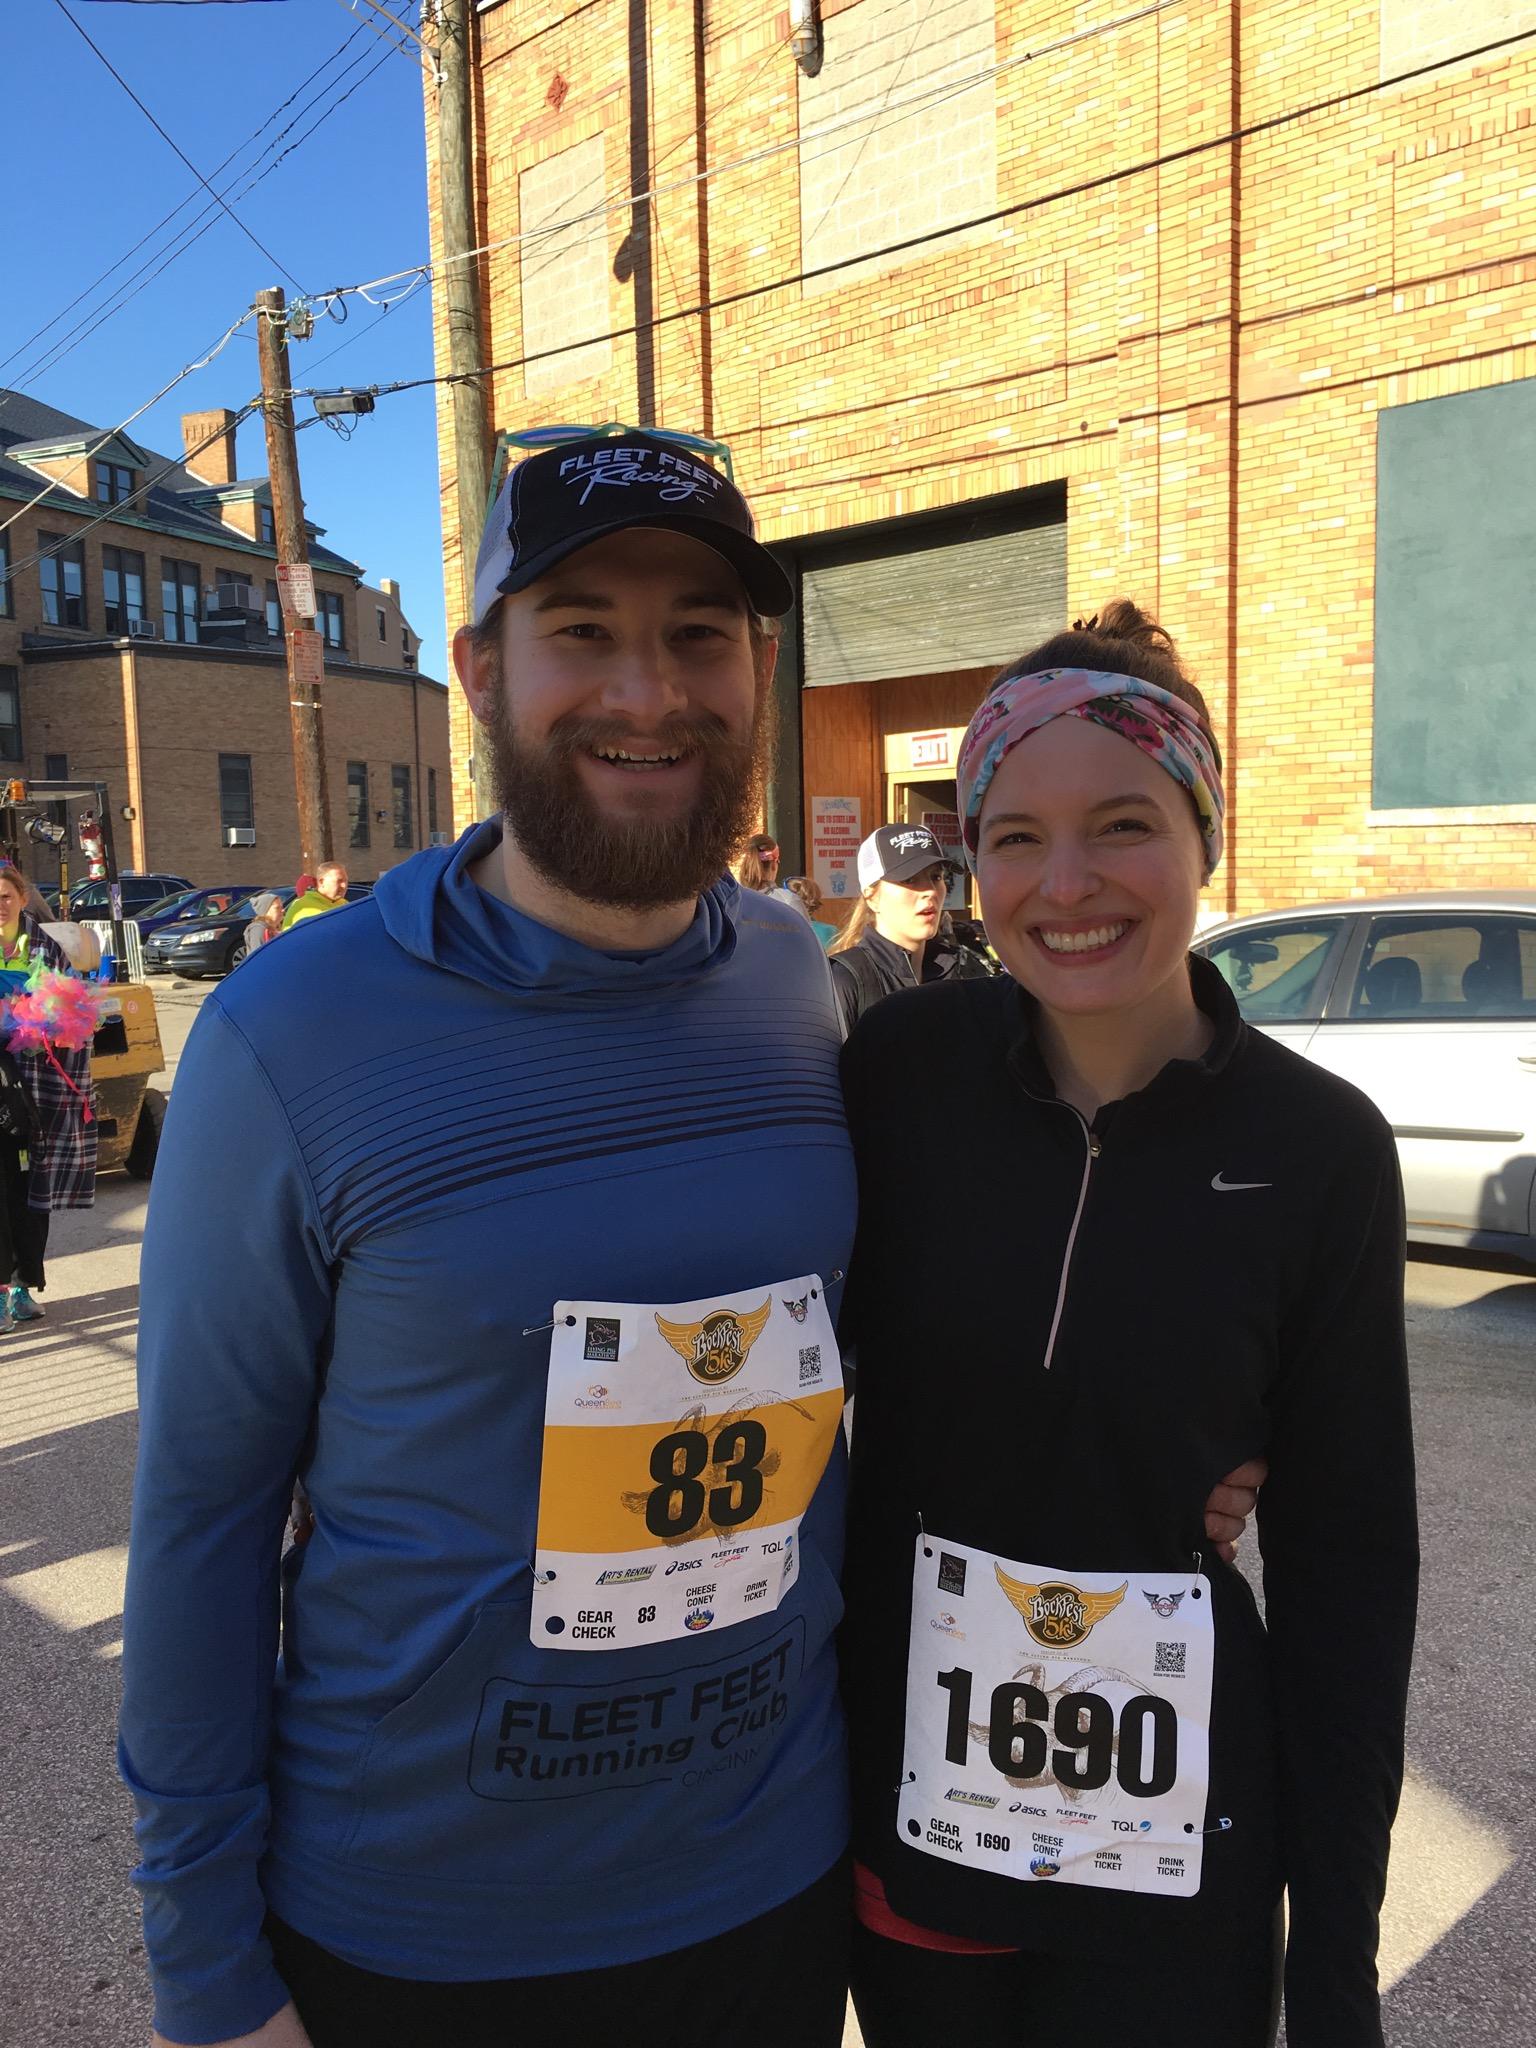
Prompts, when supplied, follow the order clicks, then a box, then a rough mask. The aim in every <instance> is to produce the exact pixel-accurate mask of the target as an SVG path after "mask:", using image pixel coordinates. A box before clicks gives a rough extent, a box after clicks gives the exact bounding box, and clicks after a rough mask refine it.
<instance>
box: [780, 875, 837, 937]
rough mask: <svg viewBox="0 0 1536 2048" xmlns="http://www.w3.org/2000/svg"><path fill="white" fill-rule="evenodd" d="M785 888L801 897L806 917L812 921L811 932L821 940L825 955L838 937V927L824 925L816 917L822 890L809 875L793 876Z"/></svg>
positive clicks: (820, 902)
mask: <svg viewBox="0 0 1536 2048" xmlns="http://www.w3.org/2000/svg"><path fill="white" fill-rule="evenodd" d="M784 886H785V888H786V889H788V891H789V892H790V894H791V895H792V896H798V897H799V899H800V902H801V905H802V907H803V908H804V911H805V914H806V916H807V917H808V918H809V919H810V920H811V930H812V931H813V932H814V933H815V934H816V936H817V938H818V939H820V941H821V950H822V951H823V953H825V952H826V950H827V948H828V947H829V946H830V945H831V943H832V941H833V940H834V939H835V938H836V937H837V926H836V925H835V924H823V923H822V922H821V920H820V918H819V917H817V915H816V913H817V911H818V910H820V908H821V905H822V894H821V891H820V889H819V888H818V887H817V886H816V884H815V883H814V882H813V881H812V880H811V878H810V876H809V875H791V876H790V878H789V880H788V881H787V882H786V883H785V884H784Z"/></svg>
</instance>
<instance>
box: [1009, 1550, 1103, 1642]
mask: <svg viewBox="0 0 1536 2048" xmlns="http://www.w3.org/2000/svg"><path fill="white" fill-rule="evenodd" d="M992 1568H993V1570H994V1571H995V1572H996V1573H997V1583H998V1584H999V1585H1000V1586H1001V1587H1002V1589H1003V1591H1004V1593H1005V1594H1006V1595H1007V1596H1008V1601H1009V1604H1010V1605H1011V1606H1013V1607H1015V1608H1017V1610H1018V1612H1019V1614H1020V1615H1021V1616H1022V1617H1023V1621H1024V1626H1025V1627H1026V1628H1027V1629H1028V1630H1029V1632H1030V1634H1031V1635H1032V1636H1033V1637H1034V1639H1035V1641H1036V1642H1037V1643H1038V1644H1039V1645H1040V1647H1041V1648H1042V1649H1044V1650H1075V1649H1076V1648H1077V1646H1078V1644H1079V1643H1081V1642H1083V1641H1084V1640H1085V1639H1086V1638H1087V1637H1088V1636H1089V1635H1090V1634H1091V1633H1092V1631H1093V1630H1094V1629H1095V1628H1096V1627H1097V1626H1098V1624H1099V1623H1100V1622H1101V1621H1103V1620H1104V1619H1105V1617H1106V1616H1107V1615H1110V1614H1113V1613H1114V1611H1115V1609H1116V1608H1117V1607H1118V1606H1119V1605H1120V1602H1121V1601H1122V1600H1123V1599H1124V1598H1125V1591H1126V1589H1125V1586H1122V1587H1120V1589H1119V1591H1118V1592H1115V1593H1084V1592H1082V1591H1080V1590H1079V1588H1078V1587H1076V1586H1071V1585H1068V1584H1067V1583H1066V1581H1065V1580H1062V1579H1055V1580H1052V1581H1050V1582H1049V1583H1046V1584H1041V1585H1038V1586H1030V1585H1026V1584H1025V1582H1024V1580H1023V1579H1010V1578H1009V1576H1008V1574H1007V1573H1006V1572H1005V1571H1004V1570H1003V1568H1002V1566H1001V1565H1000V1564H994V1565H993V1567H992ZM1129 1583H1130V1582H1129V1580H1127V1581H1126V1584H1127V1585H1128V1584H1129Z"/></svg>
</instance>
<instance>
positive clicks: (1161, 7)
mask: <svg viewBox="0 0 1536 2048" xmlns="http://www.w3.org/2000/svg"><path fill="white" fill-rule="evenodd" d="M1185 4H1187V0H1148V4H1147V5H1145V6H1142V7H1138V8H1136V9H1135V10H1134V11H1133V12H1132V13H1130V14H1123V15H1119V16H1117V17H1116V18H1115V19H1114V20H1113V21H1105V22H1098V23H1096V24H1095V25H1094V26H1092V27H1091V28H1086V29H1078V30H1075V31H1073V32H1072V33H1071V34H1069V35H1064V36H1058V37H1056V38H1055V39H1054V40H1053V41H1051V42H1049V43H1042V44H1040V45H1039V46H1038V47H1037V48H1036V49H1033V50H1025V51H1021V52H1020V53H1019V54H1018V55H1017V56H1013V57H1007V58H1004V59H1003V60H1002V61H1001V62H999V63H996V64H989V65H987V66H985V67H984V68H983V69H981V70H979V71H974V72H971V73H969V74H968V75H967V76H966V77H963V78H959V79H950V80H948V81H946V82H945V83H943V84H940V85H935V86H927V87H924V89H923V90H922V91H921V92H917V93H913V94H910V95H909V96H908V97H907V98H905V99H902V100H898V101H895V102H894V103H893V104H892V105H891V106H890V107H889V108H888V109H887V110H886V112H885V114H884V115H883V116H882V115H881V114H880V113H879V111H878V110H877V111H876V113H875V114H874V115H873V116H872V115H871V114H870V113H869V112H868V110H865V111H864V112H861V113H857V114H849V115H845V116H843V117H842V118H841V119H839V120H836V121H829V122H827V123H826V124H825V125H824V126H823V127H820V128H813V129H809V130H806V131H804V132H802V133H800V134H797V135H795V136H792V137H789V138H788V139H786V140H785V141H783V142H771V143H766V144H765V145H764V146H763V147H762V148H761V149H755V150H751V151H749V152H748V153H747V154H746V155H744V156H739V157H732V158H728V159H727V160H726V161H725V162H724V163H719V164H710V165H707V166H706V167H705V168H704V169H703V170H701V171H694V172H691V173H689V175H688V176H686V177H682V178H678V179H675V180H674V181H673V182H672V183H670V184H667V185H653V186H651V187H650V188H649V189H648V190H645V191H640V192H630V193H626V194H625V195H624V196H623V197H622V198H614V199H612V200H607V199H605V200H602V201H601V202H600V203H599V204H598V205H596V206H591V207H588V208H586V209H585V210H584V211H583V212H581V213H573V214H567V215H565V216H564V217H563V218H562V219H559V220H553V221H548V222H546V223H545V224H544V226H542V227H538V228H528V229H524V230H523V231H521V232H520V233H518V234H515V235H503V236H501V237H500V238H499V239H498V240H496V241H494V242H482V243H481V244H479V245H478V246H477V247H476V248H473V249H460V250H456V251H454V252H453V253H451V254H449V255H445V256H442V257H440V258H439V259H438V260H437V262H436V263H432V262H427V263H417V264H412V265H411V266H410V267H409V268H407V269H404V270H395V271H390V272H389V273H388V274H387V275H385V276H383V277H374V278H369V279H368V280H367V281H366V283H364V284H356V285H337V286H334V287H333V288H332V289H331V290H330V291H329V292H322V293H319V294H317V295H316V298H315V300H314V301H313V303H315V304H319V303H320V301H321V300H329V299H333V298H337V297H340V296H344V295H346V294H348V293H355V292H369V291H376V290H378V289H379V287H380V286H382V285H386V284H396V283H398V282H399V281H400V280H401V279H402V278H408V277H417V276H427V277H430V276H432V275H433V274H434V273H435V272H437V271H441V270H443V269H444V268H446V266H447V265H448V264H450V263H468V262H471V261H473V259H474V258H476V257H478V256H490V255H494V254H496V253H497V252H498V251H500V250H502V249H510V248H514V247H516V246H517V245H518V244H520V243H523V242H533V241H541V240H544V239H547V238H548V237H550V236H552V235H559V234H563V233H564V231H565V230H566V229H567V228H572V227H579V226H580V224H581V223H582V222H583V221H588V220H590V221H600V220H603V219H605V218H606V217H607V216H608V215H609V214H612V213H623V212H628V211H629V210H631V209H632V208H634V207H636V206H639V205H642V204H644V203H645V202H646V201H648V200H649V201H652V202H654V201H656V200H657V199H664V198H668V197H670V196H671V195H672V194H673V193H676V192H686V191H687V190H688V189H689V188H690V187H691V186H694V185H699V184H708V183H713V181H714V180H715V179H717V178H721V177H724V176H725V175H726V174H727V173H728V172H730V171H739V170H747V169H750V168H751V167H752V166H753V165H755V164H759V163H765V162H767V161H769V160H770V159H771V158H773V157H776V156H785V155H788V154H790V153H791V152H794V153H797V154H799V155H800V156H801V157H802V159H803V160H806V161H814V156H811V157H807V155H806V145H807V143H810V142H819V141H823V140H825V139H826V137H828V136H829V135H837V134H840V133H842V131H843V130H845V129H849V128H857V127H860V126H861V125H862V124H863V123H864V122H866V121H873V122H874V124H875V126H876V127H883V126H889V125H891V124H892V123H894V122H897V121H902V120H906V119H908V118H910V117H911V116H912V115H914V114H917V113H922V112H926V111H928V110H929V109H930V108H931V107H933V106H937V105H941V104H942V103H943V102H944V101H945V100H948V99H954V98H956V97H958V96H959V95H960V94H961V93H964V92H969V91H970V90H971V89H972V88H973V87H974V86H977V85H983V84H985V83H986V81H987V80H988V79H989V78H996V77H998V76H1000V75H1001V74H1002V73H1003V72H1006V71H1014V70H1017V69H1018V68H1019V66H1021V65H1023V64H1033V63H1036V62H1038V60H1039V59H1040V58H1041V57H1047V56H1054V55H1055V54H1056V53H1057V52H1058V51H1060V50H1065V49H1070V48H1071V47H1073V46H1074V45H1075V44H1078V43H1083V42H1088V41H1091V40H1092V39H1093V38H1095V37H1097V36H1101V35H1109V34H1111V33H1113V32H1114V31H1115V30H1117V29H1122V28H1128V27H1132V26H1134V24H1135V23H1136V22H1138V21H1144V20H1147V19H1148V18H1150V17H1151V16H1153V15H1157V14H1163V13H1165V12H1166V11H1167V10H1168V9H1169V8H1171V7H1181V6H1184V5H1185ZM887 11H889V12H894V11H895V10H894V9H890V10H887ZM1527 33H1530V34H1536V30H1531V31H1527ZM1515 40H1518V38H1516V39H1515ZM775 54H777V48H775V50H773V51H770V52H769V57H770V58H771V57H772V56H773V55H775ZM766 61H767V60H765V63H766ZM1447 61H1449V60H1447ZM1457 61H1460V60H1459V59H1458V60H1457ZM762 68H764V67H762V66H760V67H759V70H761V69H762ZM756 75H757V74H754V78H753V80H752V81H749V82H755V78H756ZM727 104H729V103H727ZM871 132H873V130H872V131H871ZM847 146H848V145H847V144H846V143H843V142H839V143H834V144H833V145H832V147H833V149H834V150H835V149H843V148H846V147H847ZM828 153H830V152H827V151H818V152H816V153H815V154H817V155H825V154H828ZM861 260H863V259H861ZM789 281H790V282H793V280H789ZM631 331H632V330H631ZM601 338H602V337H599V339H601ZM570 346H571V347H580V346H584V344H581V343H574V342H573V343H571V344H570Z"/></svg>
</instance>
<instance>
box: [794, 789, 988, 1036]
mask: <svg viewBox="0 0 1536 2048" xmlns="http://www.w3.org/2000/svg"><path fill="white" fill-rule="evenodd" d="M949 875H950V868H949V862H948V861H947V859H946V858H945V855H944V849H943V847H942V846H940V844H939V842H938V840H937V839H935V838H934V836H933V834H932V833H931V832H930V831H929V829H928V827H927V826H926V825H882V826H881V827H880V829H879V831H878V832H871V833H870V835H869V837H868V838H867V839H866V840H865V841H864V844H863V845H862V846H861V847H860V848H859V889H860V892H861V893H860V896H859V900H858V902H857V903H856V904H855V905H854V907H853V915H852V916H851V917H850V918H849V920H848V922H847V924H845V925H844V927H843V929H842V931H841V932H840V933H839V934H838V936H837V937H836V938H835V939H834V940H833V941H832V944H831V945H830V946H829V947H828V949H827V950H828V954H829V956H830V958H831V962H832V987H833V991H834V993H835V994H836V996H837V1008H838V1014H839V1016H840V1017H841V1019H842V1025H843V1036H844V1037H845V1038H846V1037H847V1035H848V1033H849V1032H850V1031H851V1030H852V1029H853V1027H854V1025H855V1024H857V1023H858V1021H859V1019H860V1017H862V1016H863V1014H864V1012H865V1011H866V1010H867V1009H869V1007H870V1006H871V1004H873V1003H878V1002H879V1001H880V999H881V997H882V996H888V995H894V994H895V992H896V990H897V989H900V988H917V987H919V986H921V984H923V983H924V982H930V981H948V980H950V979H952V978H954V977H967V976H980V975H987V974H989V973H990V972H991V970H990V968H988V967H987V965H986V964H985V962H984V961H982V960H981V959H980V958H979V957H978V956H977V955H976V954H974V953H973V952H971V950H970V948H969V947H968V946H962V945H961V944H960V942H959V941H958V940H957V939H955V938H954V937H953V936H951V935H950V934H949V933H948V932H947V931H946V930H945V929H944V899H945V897H946V895H947V894H948V893H949Z"/></svg>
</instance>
